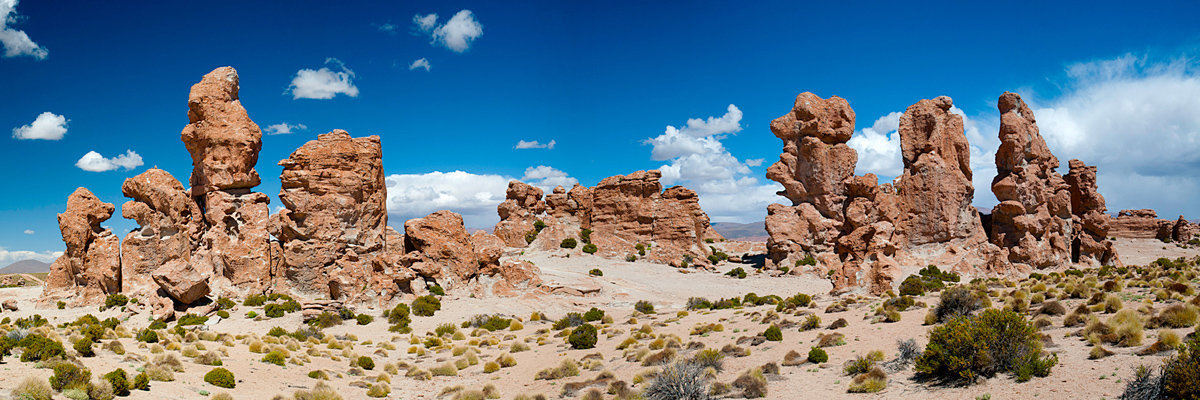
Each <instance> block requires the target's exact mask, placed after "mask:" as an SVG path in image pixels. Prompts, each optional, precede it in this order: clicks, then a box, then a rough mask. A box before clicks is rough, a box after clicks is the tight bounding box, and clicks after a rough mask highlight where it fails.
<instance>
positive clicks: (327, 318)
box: [308, 311, 342, 329]
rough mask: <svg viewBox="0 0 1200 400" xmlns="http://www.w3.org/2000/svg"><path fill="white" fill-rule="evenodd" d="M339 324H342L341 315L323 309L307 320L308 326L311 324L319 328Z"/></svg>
mask: <svg viewBox="0 0 1200 400" xmlns="http://www.w3.org/2000/svg"><path fill="white" fill-rule="evenodd" d="M341 324H342V316H341V315H338V314H334V313H332V312H329V311H325V312H322V313H320V314H317V316H316V317H314V318H313V319H311V320H309V321H308V325H309V326H313V327H316V328H321V329H324V328H329V327H333V326H338V325H341Z"/></svg>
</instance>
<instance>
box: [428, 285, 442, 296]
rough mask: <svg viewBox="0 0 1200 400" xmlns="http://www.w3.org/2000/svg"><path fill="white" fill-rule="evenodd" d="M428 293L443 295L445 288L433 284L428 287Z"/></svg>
mask: <svg viewBox="0 0 1200 400" xmlns="http://www.w3.org/2000/svg"><path fill="white" fill-rule="evenodd" d="M429 293H433V294H435V295H438V296H445V295H446V289H442V287H441V286H439V285H433V286H430V287H429Z"/></svg>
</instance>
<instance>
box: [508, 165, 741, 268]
mask: <svg viewBox="0 0 1200 400" xmlns="http://www.w3.org/2000/svg"><path fill="white" fill-rule="evenodd" d="M661 177H662V174H661V173H660V172H659V171H655V170H652V171H637V172H634V173H631V174H629V175H616V176H611V177H608V178H605V179H603V180H601V181H600V183H599V184H597V185H596V186H595V187H591V188H589V187H585V186H581V185H578V184H576V185H575V187H573V188H571V190H570V191H567V190H566V189H564V188H562V187H561V186H560V187H557V188H555V189H554V191H553V193H551V194H549V195H546V197H545V199H543V198H542V190H541V189H538V188H536V187H533V186H530V185H528V184H525V183H522V182H518V181H512V182H509V185H508V191H507V195H506V199H505V201H504V202H503V203H501V204H500V206H499V207H497V211H498V213H499V214H500V219H501V221H500V222H499V223H498V224H496V227H495V229H494V230H493V231H494V232H495V234H496V236H498V237H499V238H500V239H501V240H502V241H503V242H504V244H505V245H507V246H510V247H526V246H532V247H534V248H539V249H543V250H552V249H558V248H559V247H560V246H559V245H560V244H561V243H562V240H563V239H567V238H573V239H575V240H576V241H577V242H578V247H577V249H581V248H582V246H584V245H585V244H586V243H590V244H594V245H596V248H597V252H596V254H599V255H602V256H609V257H624V256H627V255H630V254H637V253H638V250H637V248H636V247H637V246H638V245H639V244H641V245H643V247H645V246H648V247H649V248H650V250H647V251H646V255H645V258H647V259H649V260H651V261H656V262H664V263H666V262H672V261H674V262H679V261H682V260H684V258H685V257H687V258H689V259H691V262H693V263H696V262H700V263H703V262H706V261H705V260H704V259H705V257H707V256H708V255H709V254H710V250H709V249H708V247H707V246H706V245H705V239H713V240H717V239H720V235H719V234H717V233H716V232H715V231H713V230H712V228H711V226H710V225H709V219H708V215H707V214H705V213H704V210H702V209H701V208H700V203H699V197H698V196H697V195H696V192H694V191H692V190H691V189H687V188H684V187H682V186H675V187H671V188H668V189H666V190H663V187H662V183H660V182H659V179H660V178H661ZM584 232H587V233H586V234H585V233H584ZM585 236H586V238H585Z"/></svg>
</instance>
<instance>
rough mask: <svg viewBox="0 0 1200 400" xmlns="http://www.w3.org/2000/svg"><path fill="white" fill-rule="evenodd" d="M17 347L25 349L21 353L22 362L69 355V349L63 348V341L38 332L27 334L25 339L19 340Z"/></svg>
mask: <svg viewBox="0 0 1200 400" xmlns="http://www.w3.org/2000/svg"><path fill="white" fill-rule="evenodd" d="M17 347H22V348H24V349H25V351H24V352H22V353H21V362H30V361H42V360H49V359H51V358H54V357H63V356H66V355H67V351H66V350H65V349H63V345H62V343H59V342H58V341H57V340H52V339H47V338H46V337H45V336H42V335H37V334H30V335H28V336H25V338H24V339H21V341H20V342H17Z"/></svg>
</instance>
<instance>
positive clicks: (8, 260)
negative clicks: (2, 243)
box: [0, 247, 63, 268]
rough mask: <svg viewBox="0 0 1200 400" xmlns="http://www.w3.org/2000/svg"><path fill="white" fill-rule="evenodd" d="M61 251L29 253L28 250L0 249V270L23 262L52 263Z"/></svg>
mask: <svg viewBox="0 0 1200 400" xmlns="http://www.w3.org/2000/svg"><path fill="white" fill-rule="evenodd" d="M62 254H63V252H61V251H41V252H39V251H29V250H8V249H5V248H3V247H0V268H3V267H7V266H8V265H9V264H12V263H15V262H17V261H24V260H37V261H41V262H44V263H52V262H54V259H56V258H58V257H59V256H61V255H62Z"/></svg>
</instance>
